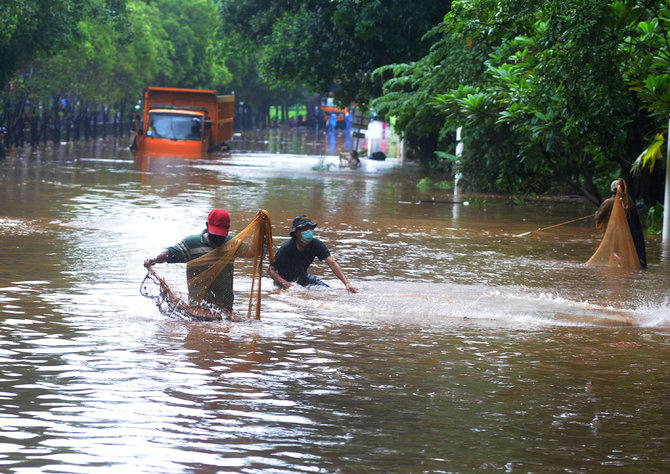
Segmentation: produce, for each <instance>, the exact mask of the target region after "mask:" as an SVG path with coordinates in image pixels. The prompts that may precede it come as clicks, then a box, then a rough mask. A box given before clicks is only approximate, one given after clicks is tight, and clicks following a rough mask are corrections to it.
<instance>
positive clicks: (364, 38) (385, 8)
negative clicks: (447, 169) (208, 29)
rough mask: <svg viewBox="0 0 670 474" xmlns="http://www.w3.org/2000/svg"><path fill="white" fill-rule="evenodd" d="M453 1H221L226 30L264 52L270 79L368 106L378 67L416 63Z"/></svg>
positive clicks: (262, 62)
mask: <svg viewBox="0 0 670 474" xmlns="http://www.w3.org/2000/svg"><path fill="white" fill-rule="evenodd" d="M450 4H451V2H450V1H437V2H436V1H434V0H421V1H417V2H404V1H400V0H385V1H383V0H339V1H336V2H333V1H330V0H300V1H297V2H296V1H287V0H271V1H261V0H250V1H246V2H237V1H235V0H223V1H222V6H221V15H222V21H223V25H224V29H225V30H226V31H234V32H236V33H237V34H238V35H239V38H240V39H241V40H242V41H244V42H247V43H248V44H252V45H253V48H254V49H255V50H256V51H258V52H259V68H260V71H259V72H260V76H261V77H264V78H266V79H265V80H268V81H269V80H273V81H274V80H282V81H284V82H286V83H292V82H294V81H298V82H301V83H303V84H305V86H306V87H307V88H309V89H312V90H314V91H316V92H320V93H328V92H329V91H330V89H331V88H332V86H333V84H336V85H337V90H336V91H335V96H336V98H337V99H338V101H339V103H340V104H341V105H344V104H348V103H350V102H352V101H354V102H358V103H359V104H367V103H368V102H369V100H370V99H371V98H372V97H375V96H376V95H378V94H379V92H380V91H381V80H380V79H375V78H373V77H372V71H373V70H374V69H376V68H377V67H380V66H382V65H384V64H387V63H388V62H390V61H395V62H398V61H411V60H413V59H418V58H419V57H421V56H422V55H423V54H425V53H426V52H427V50H428V47H429V46H430V43H429V42H428V41H425V40H423V39H422V37H423V35H424V34H425V32H427V31H428V30H429V29H430V28H431V27H432V26H433V25H435V24H437V22H439V21H440V20H441V19H442V18H443V16H444V14H445V13H446V12H447V11H449V6H450Z"/></svg>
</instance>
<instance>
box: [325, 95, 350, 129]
mask: <svg viewBox="0 0 670 474" xmlns="http://www.w3.org/2000/svg"><path fill="white" fill-rule="evenodd" d="M321 112H322V113H323V119H324V121H326V122H328V119H330V114H335V115H336V116H337V126H338V127H341V126H344V117H345V116H346V115H347V107H345V108H344V109H340V108H338V107H336V106H335V104H334V102H333V99H332V98H330V97H329V98H328V99H327V100H326V102H325V103H324V104H322V105H321Z"/></svg>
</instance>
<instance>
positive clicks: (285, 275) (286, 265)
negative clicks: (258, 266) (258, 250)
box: [268, 214, 357, 293]
mask: <svg viewBox="0 0 670 474" xmlns="http://www.w3.org/2000/svg"><path fill="white" fill-rule="evenodd" d="M315 227H316V222H312V221H311V220H310V219H309V218H308V217H307V216H306V215H304V214H303V215H300V216H298V217H296V218H295V219H293V227H292V229H291V232H290V233H289V235H290V236H291V238H290V239H289V240H287V241H286V242H284V243H283V244H282V246H281V247H280V248H279V250H277V253H276V254H275V260H274V262H273V263H271V264H270V265H269V267H268V275H269V276H270V278H272V279H273V280H274V282H275V285H276V286H279V287H281V288H289V287H290V286H292V285H293V284H294V283H297V284H298V285H300V286H312V285H320V286H329V285H327V284H326V283H324V282H322V281H321V280H319V279H318V278H317V277H315V276H314V275H310V274H309V273H307V269H308V268H309V266H310V265H311V264H312V262H313V261H314V258H315V257H319V260H321V261H322V262H326V264H327V265H328V266H329V267H330V269H331V270H332V271H333V273H334V274H335V276H336V277H337V278H339V280H340V281H341V282H342V283H344V286H345V288H346V289H347V292H349V293H356V292H357V290H356V288H354V287H353V286H351V283H349V280H347V277H346V276H345V275H344V271H343V270H342V267H340V265H339V264H338V263H337V262H336V261H335V259H334V258H333V256H332V255H331V254H330V250H328V247H326V245H325V244H324V243H323V242H321V240H319V239H317V238H316V237H314V228H315Z"/></svg>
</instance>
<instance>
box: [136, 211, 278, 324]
mask: <svg viewBox="0 0 670 474" xmlns="http://www.w3.org/2000/svg"><path fill="white" fill-rule="evenodd" d="M266 252H267V253H268V254H269V257H270V261H274V250H273V246H272V224H271V221H270V215H269V214H268V213H267V212H266V211H264V210H261V211H260V212H259V214H258V215H256V217H255V218H254V220H253V221H251V223H250V224H249V225H248V226H247V227H246V228H245V229H244V230H242V231H241V232H239V233H238V234H237V235H235V236H234V237H233V238H232V239H230V240H229V241H227V242H226V243H224V244H223V245H221V246H219V247H216V248H215V249H213V250H211V251H210V252H208V253H206V254H205V255H203V256H201V257H199V258H196V259H194V260H191V261H189V262H188V263H187V264H186V274H187V279H188V281H187V286H188V296H187V297H185V296H183V295H182V292H181V291H180V290H178V289H175V288H173V287H174V286H175V285H173V284H168V283H167V281H166V278H163V277H161V276H159V275H158V274H157V273H156V271H155V270H153V269H152V268H150V269H149V271H148V272H147V275H146V277H145V278H144V281H143V282H142V285H141V286H140V293H141V294H142V295H144V296H146V297H148V298H151V299H153V300H154V302H155V303H156V306H157V307H158V309H159V311H160V312H161V313H162V314H164V315H166V316H170V317H175V318H180V319H195V320H200V321H213V320H220V319H224V318H225V319H229V320H235V321H237V320H242V319H243V316H241V315H240V314H239V313H236V312H233V311H232V302H233V290H232V288H233V285H232V278H233V264H234V263H235V264H236V266H237V267H238V269H237V270H238V271H239V272H240V273H244V272H245V270H248V271H249V272H250V273H251V288H250V290H249V301H248V304H247V308H246V313H247V314H246V317H247V318H255V319H260V317H261V275H262V267H263V259H264V257H265V254H266ZM240 270H241V271H240ZM222 283H223V284H222Z"/></svg>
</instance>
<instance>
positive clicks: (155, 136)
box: [132, 87, 235, 156]
mask: <svg viewBox="0 0 670 474" xmlns="http://www.w3.org/2000/svg"><path fill="white" fill-rule="evenodd" d="M234 110H235V96H234V95H216V92H214V91H212V90H202V89H174V88H168V87H149V88H148V89H147V91H146V92H145V93H144V117H143V119H142V120H141V121H138V117H136V119H135V130H136V133H135V140H134V142H133V146H132V147H133V148H134V149H136V150H138V151H147V152H151V153H157V154H165V155H169V156H180V155H184V156H197V155H198V154H201V153H203V152H209V151H214V150H216V149H217V148H219V147H222V146H224V145H225V144H226V142H227V141H228V140H230V139H231V138H232V136H233V114H234Z"/></svg>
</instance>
